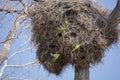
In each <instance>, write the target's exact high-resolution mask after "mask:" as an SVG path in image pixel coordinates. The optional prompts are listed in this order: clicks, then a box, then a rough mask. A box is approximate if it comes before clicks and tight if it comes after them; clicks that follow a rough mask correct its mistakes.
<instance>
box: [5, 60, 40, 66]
mask: <svg viewBox="0 0 120 80" xmlns="http://www.w3.org/2000/svg"><path fill="white" fill-rule="evenodd" d="M37 63H38V61H33V62H29V63H26V64H23V65H7V66H6V67H11V68H23V67H27V66H29V65H33V64H37Z"/></svg>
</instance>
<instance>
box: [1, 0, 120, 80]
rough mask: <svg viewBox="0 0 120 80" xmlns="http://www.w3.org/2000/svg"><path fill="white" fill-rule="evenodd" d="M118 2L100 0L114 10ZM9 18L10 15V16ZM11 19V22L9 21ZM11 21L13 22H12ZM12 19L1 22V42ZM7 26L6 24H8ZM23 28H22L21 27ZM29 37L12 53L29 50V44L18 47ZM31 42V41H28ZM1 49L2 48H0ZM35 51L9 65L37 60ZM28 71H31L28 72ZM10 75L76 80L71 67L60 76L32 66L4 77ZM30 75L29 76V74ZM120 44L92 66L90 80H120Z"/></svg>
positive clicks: (19, 41) (9, 69) (54, 79)
mask: <svg viewBox="0 0 120 80" xmlns="http://www.w3.org/2000/svg"><path fill="white" fill-rule="evenodd" d="M116 1H117V0H99V3H100V4H101V5H102V6H104V7H105V8H106V9H110V10H112V9H113V8H114V6H115V4H116ZM8 16H9V15H8ZM8 19H9V20H8ZM10 20H11V21H10ZM12 20H13V19H12V18H11V17H10V16H9V17H7V18H6V19H5V20H4V21H3V22H1V23H2V24H1V25H2V26H4V28H0V36H3V37H2V38H1V37H0V40H4V38H5V36H6V34H7V33H8V30H9V28H10V26H11V25H12V24H11V22H12ZM6 22H7V24H4V23H6ZM21 27H22V26H21ZM24 34H26V35H29V34H30V32H29V31H28V30H25V31H24V33H23V34H21V37H20V38H19V39H18V40H16V41H15V42H13V44H12V46H11V50H10V53H13V52H14V51H17V50H18V49H20V50H22V49H24V48H28V47H30V46H31V45H30V44H29V43H27V45H25V46H22V47H18V46H19V44H20V43H22V42H24V41H26V39H23V37H22V36H23V35H24ZM28 42H29V41H28ZM0 49H1V47H0ZM35 59H36V57H35V50H31V51H28V52H24V53H22V54H19V55H16V56H15V57H14V58H13V59H12V60H10V61H12V62H9V64H23V63H27V62H30V61H32V60H35ZM27 69H30V70H29V72H27ZM14 70H16V71H15V74H11V72H13V71H14ZM8 73H10V76H18V77H19V76H22V78H26V77H28V76H29V74H31V75H30V76H31V78H32V80H74V68H73V67H72V66H71V65H69V66H67V67H66V68H65V69H64V70H63V72H62V74H61V75H60V76H55V75H53V74H49V73H48V72H47V71H46V70H45V69H44V68H43V66H40V65H38V66H30V67H28V68H23V69H13V68H12V69H11V68H8V69H5V72H4V75H6V74H8ZM28 73H29V74H28ZM119 74H120V43H117V44H116V45H112V46H110V48H109V49H108V50H106V51H105V57H104V58H103V59H102V62H101V63H99V64H98V65H96V66H92V67H91V68H90V80H120V75H119Z"/></svg>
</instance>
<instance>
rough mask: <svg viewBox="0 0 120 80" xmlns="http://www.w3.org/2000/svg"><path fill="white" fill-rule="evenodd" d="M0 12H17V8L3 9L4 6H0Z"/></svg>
mask: <svg viewBox="0 0 120 80" xmlns="http://www.w3.org/2000/svg"><path fill="white" fill-rule="evenodd" d="M0 12H7V13H19V10H13V9H4V8H0Z"/></svg>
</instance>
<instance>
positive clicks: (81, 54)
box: [29, 0, 120, 75]
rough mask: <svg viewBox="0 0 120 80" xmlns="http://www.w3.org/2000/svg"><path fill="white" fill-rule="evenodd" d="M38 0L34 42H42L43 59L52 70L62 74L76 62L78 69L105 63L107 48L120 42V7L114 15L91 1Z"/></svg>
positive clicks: (32, 13)
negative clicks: (104, 56) (119, 33)
mask: <svg viewBox="0 0 120 80" xmlns="http://www.w3.org/2000/svg"><path fill="white" fill-rule="evenodd" d="M37 1H38V5H36V6H35V7H34V8H33V9H31V10H29V14H30V18H31V20H32V21H31V22H32V42H33V43H34V44H35V45H38V46H37V52H36V53H37V58H38V60H39V62H40V63H41V64H43V66H44V67H45V68H46V69H47V70H48V71H49V72H51V73H55V74H57V75H58V74H60V73H61V71H62V70H63V68H64V67H65V66H67V64H72V65H76V66H77V70H78V71H79V70H80V69H84V68H89V67H90V64H96V63H99V62H101V58H102V57H103V55H104V50H105V49H106V48H107V47H108V46H110V45H111V44H114V43H116V42H117V41H118V28H117V24H118V22H117V24H114V22H116V21H118V20H119V19H120V18H118V17H114V16H115V15H116V14H117V13H116V12H119V11H120V10H119V9H120V7H117V6H116V8H115V9H114V10H113V12H112V13H111V14H110V11H108V10H106V9H104V8H102V7H100V6H99V5H98V4H97V3H94V4H93V3H92V2H91V1H90V0H44V2H40V1H41V0H37ZM118 4H119V5H120V0H118ZM118 4H117V5H118ZM119 13H120V12H119ZM117 16H119V17H120V14H117ZM113 17H114V18H113ZM113 19H114V20H113ZM66 22H67V24H66ZM51 54H52V56H51Z"/></svg>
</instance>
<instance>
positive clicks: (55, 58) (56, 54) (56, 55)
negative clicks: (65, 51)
mask: <svg viewBox="0 0 120 80" xmlns="http://www.w3.org/2000/svg"><path fill="white" fill-rule="evenodd" d="M59 57H60V54H58V53H55V54H54V55H53V61H54V62H55V61H56V60H57V59H58V58H59Z"/></svg>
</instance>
